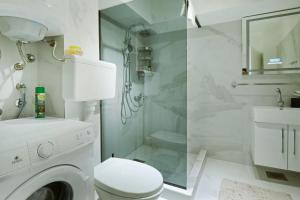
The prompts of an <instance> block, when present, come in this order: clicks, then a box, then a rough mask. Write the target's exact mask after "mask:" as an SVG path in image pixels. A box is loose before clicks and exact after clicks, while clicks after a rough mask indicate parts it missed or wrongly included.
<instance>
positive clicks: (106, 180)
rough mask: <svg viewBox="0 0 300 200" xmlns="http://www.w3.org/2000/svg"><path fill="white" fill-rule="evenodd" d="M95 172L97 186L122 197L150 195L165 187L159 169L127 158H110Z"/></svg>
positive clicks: (96, 168)
mask: <svg viewBox="0 0 300 200" xmlns="http://www.w3.org/2000/svg"><path fill="white" fill-rule="evenodd" d="M94 174H95V175H94V177H95V185H96V187H98V188H100V189H103V190H105V191H107V192H109V193H112V194H114V195H117V196H121V197H128V198H143V197H149V196H152V195H154V194H157V193H158V192H159V191H160V190H161V189H162V187H163V177H162V176H161V174H160V172H159V171H158V170H156V169H154V168H153V167H151V166H148V165H145V164H143V163H139V162H135V161H131V160H126V159H120V158H110V159H108V160H106V161H105V162H103V163H101V164H99V165H97V166H96V167H95V170H94Z"/></svg>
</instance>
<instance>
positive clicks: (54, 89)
mask: <svg viewBox="0 0 300 200" xmlns="http://www.w3.org/2000/svg"><path fill="white" fill-rule="evenodd" d="M55 39H57V41H58V48H57V50H58V51H57V53H58V55H60V56H62V54H63V38H58V37H56V38H55ZM0 44H1V47H2V48H1V52H2V58H1V59H0V74H1V75H0V108H1V109H3V115H2V116H0V119H1V120H6V119H14V118H16V117H17V114H18V111H19V109H18V108H17V107H16V106H15V102H16V100H17V99H18V98H20V93H19V92H18V91H17V90H16V88H15V87H16V85H17V84H18V83H24V84H25V85H26V87H27V88H26V101H27V104H26V106H25V109H24V110H23V112H22V114H21V117H33V116H34V108H35V105H34V104H35V87H36V86H44V87H45V88H46V93H47V100H46V115H47V116H52V117H64V101H63V99H62V94H61V87H62V85H61V67H62V64H61V63H58V62H56V61H55V60H54V59H53V58H52V48H51V47H50V46H49V45H46V44H45V43H42V42H38V43H32V44H27V45H25V48H24V50H25V52H26V53H31V54H33V55H34V56H35V57H36V61H35V62H34V63H31V64H28V65H26V66H25V68H24V70H23V71H15V70H14V67H13V66H14V64H15V63H17V62H20V61H21V59H20V56H19V53H18V51H17V47H16V44H15V42H13V41H11V40H9V39H8V38H6V37H5V36H2V35H1V34H0Z"/></svg>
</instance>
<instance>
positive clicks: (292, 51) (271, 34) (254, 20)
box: [242, 9, 300, 75]
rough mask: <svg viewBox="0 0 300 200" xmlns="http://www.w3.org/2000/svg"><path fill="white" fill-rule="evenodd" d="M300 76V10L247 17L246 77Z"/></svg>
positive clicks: (244, 65)
mask: <svg viewBox="0 0 300 200" xmlns="http://www.w3.org/2000/svg"><path fill="white" fill-rule="evenodd" d="M291 73H293V74H294V73H300V9H291V10H285V11H280V12H273V13H270V14H263V15H256V16H251V17H246V18H243V69H242V74H243V75H254V74H291Z"/></svg>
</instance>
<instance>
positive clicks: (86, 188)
mask: <svg viewBox="0 0 300 200" xmlns="http://www.w3.org/2000/svg"><path fill="white" fill-rule="evenodd" d="M92 194H93V191H92V181H91V177H88V176H86V175H85V174H83V173H82V171H81V170H79V169H78V168H76V167H72V166H57V167H53V168H49V169H47V170H45V171H42V172H41V173H39V174H36V175H35V176H33V177H32V178H30V179H29V180H27V181H26V182H24V183H23V184H22V185H20V186H19V187H18V188H17V189H16V190H15V191H14V192H13V193H12V194H10V195H9V196H8V198H7V199H6V200H90V199H92V198H93V197H92V196H91V195H92Z"/></svg>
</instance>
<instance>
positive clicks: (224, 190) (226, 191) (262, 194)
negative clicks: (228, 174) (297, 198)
mask: <svg viewBox="0 0 300 200" xmlns="http://www.w3.org/2000/svg"><path fill="white" fill-rule="evenodd" d="M219 200H293V199H292V197H291V195H289V194H287V193H282V192H275V191H272V190H268V189H264V188H261V187H258V186H254V185H248V184H245V183H239V182H236V181H231V180H226V179H224V180H223V181H222V184H221V190H220V193H219Z"/></svg>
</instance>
